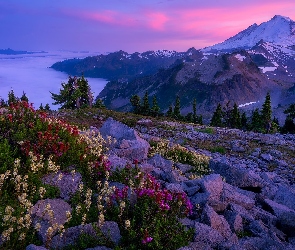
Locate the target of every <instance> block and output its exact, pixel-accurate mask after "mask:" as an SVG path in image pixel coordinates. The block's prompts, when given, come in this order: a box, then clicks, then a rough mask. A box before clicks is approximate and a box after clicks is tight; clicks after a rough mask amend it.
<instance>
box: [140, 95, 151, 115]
mask: <svg viewBox="0 0 295 250" xmlns="http://www.w3.org/2000/svg"><path fill="white" fill-rule="evenodd" d="M141 111H142V114H143V115H149V114H150V103H149V96H148V92H147V91H146V92H145V95H144V97H143V99H142V110H141Z"/></svg>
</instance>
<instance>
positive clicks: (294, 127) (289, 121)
mask: <svg viewBox="0 0 295 250" xmlns="http://www.w3.org/2000/svg"><path fill="white" fill-rule="evenodd" d="M284 114H286V115H287V117H286V120H285V124H284V126H283V127H282V132H283V133H291V134H295V123H294V119H295V103H292V104H291V105H290V106H289V107H288V108H287V109H286V110H285V111H284Z"/></svg>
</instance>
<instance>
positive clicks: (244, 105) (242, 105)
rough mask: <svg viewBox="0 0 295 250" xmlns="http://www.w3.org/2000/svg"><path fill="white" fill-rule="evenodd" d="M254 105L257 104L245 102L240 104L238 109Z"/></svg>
mask: <svg viewBox="0 0 295 250" xmlns="http://www.w3.org/2000/svg"><path fill="white" fill-rule="evenodd" d="M255 103H257V102H247V103H244V104H240V105H239V108H242V107H246V106H249V105H252V104H255Z"/></svg>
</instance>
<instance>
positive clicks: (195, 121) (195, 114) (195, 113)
mask: <svg viewBox="0 0 295 250" xmlns="http://www.w3.org/2000/svg"><path fill="white" fill-rule="evenodd" d="M197 119H198V117H197V99H196V98H195V99H194V102H193V122H194V123H197Z"/></svg>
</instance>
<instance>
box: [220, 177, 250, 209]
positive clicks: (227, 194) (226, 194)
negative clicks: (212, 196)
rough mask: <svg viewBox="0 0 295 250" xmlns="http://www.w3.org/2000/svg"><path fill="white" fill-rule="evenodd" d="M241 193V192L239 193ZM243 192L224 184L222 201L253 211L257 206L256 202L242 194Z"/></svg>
mask: <svg viewBox="0 0 295 250" xmlns="http://www.w3.org/2000/svg"><path fill="white" fill-rule="evenodd" d="M239 191H240V192H239ZM241 192H243V191H242V190H239V189H238V188H236V187H233V186H231V185H229V184H227V183H224V188H223V193H222V197H221V199H222V200H223V201H225V202H227V203H234V204H238V205H240V206H242V207H244V208H246V209H251V208H253V206H254V205H255V200H254V199H252V198H250V197H249V196H246V195H244V194H242V193H241Z"/></svg>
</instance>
